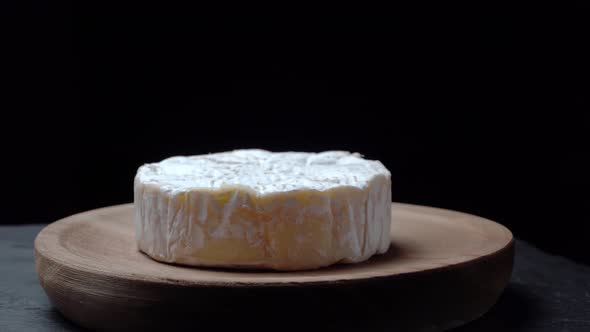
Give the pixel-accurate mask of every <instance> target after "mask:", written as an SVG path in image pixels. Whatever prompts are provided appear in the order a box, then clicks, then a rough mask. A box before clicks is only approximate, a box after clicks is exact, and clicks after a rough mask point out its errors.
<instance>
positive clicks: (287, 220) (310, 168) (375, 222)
mask: <svg viewBox="0 0 590 332" xmlns="http://www.w3.org/2000/svg"><path fill="white" fill-rule="evenodd" d="M134 203H135V212H136V214H135V218H136V238H137V242H138V246H139V249H140V250H141V251H143V252H144V253H146V254H147V255H149V256H150V257H152V258H153V259H156V260H158V261H162V262H169V263H178V264H186V265H193V266H215V267H229V268H233V267H235V268H263V269H275V270H302V269H314V268H320V267H324V266H328V265H332V264H335V263H339V262H343V263H356V262H361V261H364V260H367V259H368V258H369V257H371V256H372V255H374V254H377V253H384V252H386V251H387V249H388V247H389V244H390V224H391V180H390V173H389V171H388V170H387V169H386V168H385V167H384V166H383V164H382V163H380V162H379V161H373V160H366V159H363V158H362V156H361V155H359V154H357V153H349V152H345V151H327V152H322V153H305V152H276V153H273V152H269V151H264V150H254V149H250V150H236V151H230V152H223V153H215V154H207V155H198V156H190V157H172V158H168V159H166V160H163V161H161V162H159V163H152V164H146V165H143V166H141V167H140V168H139V169H138V171H137V175H136V177H135V185H134Z"/></svg>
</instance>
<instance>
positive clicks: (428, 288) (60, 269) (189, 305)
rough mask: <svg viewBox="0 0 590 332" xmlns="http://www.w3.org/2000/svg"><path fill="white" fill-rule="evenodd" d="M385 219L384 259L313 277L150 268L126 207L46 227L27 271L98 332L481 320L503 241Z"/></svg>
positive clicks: (507, 246) (447, 220)
mask: <svg viewBox="0 0 590 332" xmlns="http://www.w3.org/2000/svg"><path fill="white" fill-rule="evenodd" d="M392 209H393V217H392V222H393V224H392V241H393V243H392V246H391V248H390V250H389V251H388V252H387V253H386V254H384V255H380V256H375V257H373V258H372V259H370V260H369V261H367V262H365V263H360V264H353V265H347V264H343V265H337V266H333V267H330V268H324V269H319V270H313V271H302V272H269V271H244V270H241V271H237V270H223V269H199V268H191V267H183V266H176V265H168V264H162V263H158V262H156V261H153V260H152V259H150V258H148V257H147V256H145V255H144V254H142V253H140V252H139V251H138V250H137V248H136V244H135V234H134V230H135V229H134V218H133V206H132V205H131V204H128V205H119V206H113V207H107V208H103V209H98V210H92V211H88V212H84V213H80V214H77V215H74V216H71V217H68V218H65V219H62V220H59V221H57V222H54V223H52V224H50V225H49V226H47V227H46V228H45V229H43V230H42V231H41V233H39V235H38V236H37V238H36V240H35V257H36V259H35V262H36V268H37V273H38V275H39V280H40V282H41V285H42V286H43V288H44V289H45V292H46V293H47V295H48V296H49V298H50V299H51V301H52V303H53V304H54V305H55V306H56V307H57V308H58V310H59V311H61V312H62V313H63V314H64V315H65V316H66V317H68V318H69V319H71V320H72V321H74V322H76V323H78V324H79V325H82V326H85V327H89V328H92V329H100V330H129V329H139V328H141V329H161V328H171V327H180V326H183V327H192V328H193V329H198V328H208V329H209V328H215V329H217V330H218V329H236V328H239V329H243V328H250V327H252V328H255V329H257V330H267V329H268V330H269V331H270V330H273V331H277V330H279V331H285V330H300V329H301V328H310V327H315V328H329V329H335V328H338V329H340V330H348V329H350V330H358V329H361V330H366V329H371V328H375V329H382V328H388V329H389V328H398V329H402V330H415V331H442V330H445V329H448V328H451V327H455V326H458V325H461V324H464V323H466V322H468V321H471V320H473V319H475V318H477V317H479V316H481V315H482V314H484V313H485V312H486V311H487V310H488V309H489V308H490V307H491V306H492V305H493V304H494V303H495V301H496V300H497V298H498V297H499V295H500V294H501V292H502V290H503V289H504V287H505V286H506V284H507V282H508V279H509V278H510V274H511V272H512V263H513V257H514V246H513V238H512V234H511V233H510V231H509V230H508V229H506V228H505V227H503V226H501V225H499V224H497V223H494V222H492V221H490V220H487V219H483V218H480V217H477V216H473V215H468V214H465V213H460V212H454V211H449V210H442V209H436V208H430V207H422V206H416V205H408V204H393V206H392Z"/></svg>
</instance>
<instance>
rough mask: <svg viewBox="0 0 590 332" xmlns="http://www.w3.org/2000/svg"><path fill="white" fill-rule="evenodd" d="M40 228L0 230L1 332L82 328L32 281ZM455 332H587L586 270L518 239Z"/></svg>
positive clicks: (589, 293)
mask: <svg viewBox="0 0 590 332" xmlns="http://www.w3.org/2000/svg"><path fill="white" fill-rule="evenodd" d="M42 227H43V226H42V225H30V226H0V331H2V332H8V331H18V332H21V331H80V330H81V329H80V328H77V327H76V326H74V325H73V324H71V323H69V322H68V321H67V320H66V319H65V318H64V317H63V316H62V315H61V314H59V312H57V311H56V310H55V309H54V308H53V307H52V306H51V304H50V303H49V301H48V299H47V297H46V296H45V293H44V292H43V289H42V288H41V286H40V285H39V282H38V281H37V276H36V274H35V266H34V260H33V239H34V238H35V236H36V234H37V233H38V232H39V231H40V230H41V228H42ZM379 325H380V326H383V327H384V330H387V329H386V328H385V327H386V323H384V324H379ZM360 330H362V329H360ZM455 331H458V332H467V331H523V332H528V331H563V332H566V331H582V332H583V331H589V332H590V267H588V266H584V265H580V264H576V263H574V262H572V261H570V260H568V259H565V258H563V257H558V256H552V255H549V254H546V253H544V252H542V251H541V250H539V249H536V248H534V247H532V246H531V245H529V244H527V243H526V242H523V241H517V243H516V261H515V267H514V273H513V275H512V280H511V281H510V284H509V286H508V288H507V289H506V291H505V292H504V294H503V295H502V297H501V298H500V300H499V302H498V303H497V304H496V305H495V306H494V307H493V308H492V309H491V310H490V312H488V313H487V314H486V315H484V316H483V317H482V318H480V319H478V320H476V321H474V322H472V323H470V324H468V325H465V326H463V327H461V328H458V329H456V330H455Z"/></svg>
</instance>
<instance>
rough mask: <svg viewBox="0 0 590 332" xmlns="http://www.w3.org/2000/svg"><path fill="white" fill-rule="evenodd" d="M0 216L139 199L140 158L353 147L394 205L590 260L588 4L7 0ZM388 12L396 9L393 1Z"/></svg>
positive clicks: (50, 214) (32, 219) (20, 217)
mask: <svg viewBox="0 0 590 332" xmlns="http://www.w3.org/2000/svg"><path fill="white" fill-rule="evenodd" d="M2 6H4V8H3V9H2V10H1V11H0V13H1V14H0V15H2V16H1V17H2V20H1V22H0V27H1V29H2V41H1V45H0V47H1V50H2V54H3V55H2V58H3V60H2V71H3V73H2V75H1V76H0V77H2V78H1V80H2V81H3V82H4V83H5V85H6V88H4V89H3V95H4V97H3V98H2V101H1V104H0V107H1V110H2V111H3V112H2V113H3V114H2V128H3V130H2V132H3V134H2V141H3V145H4V148H3V151H2V156H3V159H4V161H3V166H4V167H8V170H7V171H6V172H5V173H4V178H3V180H2V183H3V188H4V190H5V193H8V197H9V199H8V205H7V206H5V207H4V209H3V218H2V219H0V223H7V224H20V223H47V222H51V221H53V220H55V219H57V218H61V217H65V216H67V215H69V214H72V213H76V212H80V211H83V210H87V209H91V208H96V207H101V206H106V205H111V204H118V203H124V202H129V201H131V200H132V180H133V176H134V174H135V171H136V169H137V167H138V166H140V165H141V164H142V163H145V162H153V161H158V160H161V159H163V158H166V157H168V156H171V155H181V154H199V153H207V152H215V151H223V150H228V149H234V148H248V147H256V148H265V149H270V150H276V151H280V150H303V151H322V150H327V149H342V150H354V151H358V152H361V153H363V154H364V155H365V156H366V157H368V158H371V159H379V160H381V161H382V162H383V163H384V164H385V165H386V166H387V167H388V168H389V169H390V170H391V172H392V181H393V198H394V200H395V201H402V202H410V203H417V204H426V205H433V206H439V207H445V208H450V209H456V210H462V211H466V212H471V213H475V214H479V215H482V216H484V217H488V218H491V219H494V220H497V221H499V222H501V223H503V224H505V225H506V226H508V227H509V228H510V229H511V230H512V231H513V232H514V233H515V234H516V236H518V237H520V238H523V239H526V240H529V241H531V242H532V243H534V244H536V245H538V246H540V247H541V248H543V249H545V250H548V251H550V252H554V253H559V254H563V255H567V256H569V257H572V258H575V259H577V260H581V261H584V262H586V263H589V262H590V254H589V253H590V244H589V241H588V240H587V239H588V234H589V232H590V226H589V225H590V220H589V219H590V218H589V217H588V215H589V214H588V208H589V207H590V199H589V198H590V194H589V185H590V181H589V178H590V177H589V175H588V173H589V172H590V163H589V153H590V149H589V148H590V145H589V142H590V137H589V136H590V115H589V114H588V112H587V110H588V109H589V97H590V95H589V93H588V92H589V91H590V84H589V80H590V78H589V77H590V76H589V74H590V68H589V67H590V66H589V62H590V61H589V60H590V53H589V52H588V50H587V48H586V47H587V46H588V42H589V36H590V34H589V32H590V20H589V19H588V17H590V7H589V6H588V5H587V4H586V2H582V1H580V2H572V3H568V4H565V3H564V4H563V5H561V6H560V7H554V6H549V5H543V4H536V5H533V6H527V7H524V6H522V7H517V6H516V5H514V4H513V5H505V6H504V5H497V6H496V7H489V8H488V7H485V6H484V5H479V7H478V8H453V7H448V6H442V5H438V6H437V7H427V6H424V7H423V8H404V9H403V10H390V11H381V10H377V9H376V10H375V12H379V13H381V15H375V13H373V15H361V14H360V13H358V14H355V15H350V14H349V15H336V14H330V15H319V14H318V15H315V16H309V15H304V16H303V15H301V16H293V15H286V13H288V11H287V12H285V11H281V12H280V15H279V14H276V13H275V14H273V15H268V16H263V15H258V16H256V15H254V16H251V15H242V16H237V15H234V16H228V15H225V16H223V15H213V14H210V13H207V12H205V13H204V12H198V11H181V10H176V11H171V13H169V12H166V13H160V15H156V14H157V13H149V14H145V15H144V14H141V13H134V14H129V15H123V14H118V15H114V14H112V13H111V15H102V14H97V13H96V12H95V11H94V10H93V9H91V8H79V7H75V6H71V5H65V4H52V3H50V2H44V1H36V2H28V3H26V4H24V5H22V7H18V8H17V7H11V6H10V5H7V4H3V5H2ZM385 14H387V15H385Z"/></svg>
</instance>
